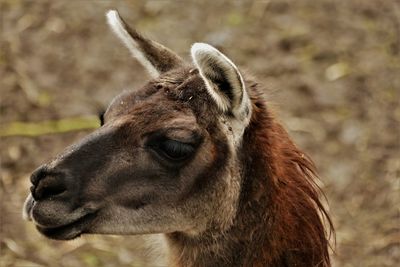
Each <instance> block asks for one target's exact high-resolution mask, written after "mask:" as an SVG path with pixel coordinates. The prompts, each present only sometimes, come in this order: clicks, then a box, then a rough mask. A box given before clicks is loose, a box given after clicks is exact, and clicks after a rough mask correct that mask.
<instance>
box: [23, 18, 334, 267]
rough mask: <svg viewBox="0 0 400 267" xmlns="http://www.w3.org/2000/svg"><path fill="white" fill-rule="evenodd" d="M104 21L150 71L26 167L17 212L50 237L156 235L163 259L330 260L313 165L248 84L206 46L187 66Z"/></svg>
mask: <svg viewBox="0 0 400 267" xmlns="http://www.w3.org/2000/svg"><path fill="white" fill-rule="evenodd" d="M107 19H108V23H109V25H110V27H111V29H112V30H113V32H114V33H115V34H116V36H117V37H118V38H119V39H120V40H121V41H122V42H123V43H124V44H125V46H126V47H127V48H128V49H129V50H130V52H131V53H132V54H133V56H134V57H135V58H136V59H137V60H139V62H140V63H141V64H142V65H143V66H144V67H145V68H146V69H147V70H148V72H149V74H150V75H151V76H152V79H151V80H150V81H149V82H148V83H147V84H146V85H145V86H144V87H143V88H141V89H137V90H132V91H126V92H123V93H122V94H120V95H119V96H117V97H116V98H115V99H114V100H113V101H112V102H111V104H110V105H109V106H108V108H107V110H106V112H105V113H104V115H103V116H102V119H101V127H100V128H99V129H97V130H95V131H94V132H93V133H91V134H89V135H88V136H87V137H85V138H84V139H83V140H81V141H79V142H78V143H76V144H74V145H72V146H71V147H69V148H66V149H65V151H64V152H62V153H61V154H60V155H58V156H56V157H55V158H54V159H53V160H51V161H50V162H48V163H46V164H44V165H42V166H41V167H39V168H38V169H37V170H36V171H34V173H33V174H32V176H31V182H32V187H31V193H30V194H29V196H28V198H27V200H26V201H25V205H24V209H23V216H24V218H25V219H27V220H31V221H33V222H34V224H35V225H36V228H37V230H38V231H39V232H40V233H42V234H43V235H44V236H46V237H48V238H51V239H57V240H70V239H74V238H76V237H78V236H80V235H82V234H117V235H134V234H163V237H164V240H165V242H166V244H167V250H168V252H167V253H168V258H169V259H168V260H169V266H176V267H178V266H221V267H223V266H254V267H256V266H273V267H281V266H298V267H310V266H321V267H327V266H330V259H329V237H328V235H329V231H327V230H326V229H325V224H327V226H329V229H332V224H331V220H330V218H329V216H328V214H327V212H326V211H325V209H324V207H323V205H322V204H321V200H320V197H321V191H320V189H319V187H318V186H317V185H316V183H315V179H316V174H315V168H314V164H313V163H312V161H311V160H310V159H309V158H308V157H307V156H306V155H305V154H304V153H303V152H301V151H300V150H299V149H298V148H297V147H296V145H295V144H294V143H293V142H292V141H291V139H290V138H289V136H288V134H287V132H286V131H285V130H284V129H283V127H282V126H281V125H280V124H279V123H278V122H277V120H276V119H275V118H274V116H273V114H272V112H271V110H270V107H269V105H268V104H267V103H266V102H265V101H264V98H263V95H262V93H261V91H262V89H261V88H260V85H258V84H257V83H256V82H255V81H253V80H252V79H250V78H248V77H246V76H244V75H242V73H241V72H240V71H239V70H238V68H237V67H236V65H235V64H234V63H233V62H232V61H231V60H230V59H229V58H228V57H226V56H225V55H224V54H222V53H221V52H220V51H218V50H217V49H216V48H214V47H212V46H210V45H208V44H204V43H195V44H193V46H192V47H191V57H192V61H193V64H189V63H185V62H184V61H183V59H182V58H181V57H179V56H178V55H176V54H175V53H174V52H172V51H170V50H169V49H167V48H166V47H164V46H162V45H160V44H158V43H156V42H154V41H151V40H148V39H146V38H144V37H143V36H141V35H140V34H139V33H138V32H136V31H135V30H133V29H131V28H130V27H129V26H128V25H127V24H126V23H125V22H124V20H123V19H122V18H121V17H120V16H119V14H118V13H117V12H116V11H113V10H111V11H109V12H108V13H107Z"/></svg>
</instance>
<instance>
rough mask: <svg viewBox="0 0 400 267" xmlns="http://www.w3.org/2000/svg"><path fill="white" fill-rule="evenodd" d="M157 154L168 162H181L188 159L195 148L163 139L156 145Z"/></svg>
mask: <svg viewBox="0 0 400 267" xmlns="http://www.w3.org/2000/svg"><path fill="white" fill-rule="evenodd" d="M157 148H158V149H157V150H158V151H159V153H161V154H162V156H164V157H166V158H167V159H169V160H173V161H181V160H184V159H187V158H188V157H190V156H191V155H192V154H193V153H194V151H195V148H194V146H193V145H191V144H187V143H182V142H179V141H175V140H171V139H165V140H163V141H161V142H160V143H159V144H158V147H157Z"/></svg>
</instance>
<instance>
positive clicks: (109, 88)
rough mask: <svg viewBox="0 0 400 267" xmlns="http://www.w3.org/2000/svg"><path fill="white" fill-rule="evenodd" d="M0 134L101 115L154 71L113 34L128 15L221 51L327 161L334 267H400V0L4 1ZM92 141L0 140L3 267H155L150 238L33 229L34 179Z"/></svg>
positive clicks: (180, 41)
mask: <svg viewBox="0 0 400 267" xmlns="http://www.w3.org/2000/svg"><path fill="white" fill-rule="evenodd" d="M0 8H1V14H0V15H1V52H0V77H1V78H0V81H1V82H0V98H1V102H0V116H1V117H0V118H1V122H0V123H1V124H0V126H1V127H3V128H4V127H8V125H9V123H11V122H15V121H24V122H40V121H44V120H58V119H62V118H70V117H72V118H75V117H85V116H89V115H96V113H97V112H98V111H99V110H100V109H101V108H102V107H104V106H106V105H107V103H108V102H109V101H110V100H111V99H112V98H113V96H115V95H117V94H118V93H119V92H120V91H121V90H122V89H128V88H132V89H133V88H138V87H139V86H141V85H143V84H144V83H146V80H147V79H148V76H147V74H146V73H145V72H144V70H143V68H142V67H141V66H140V65H139V63H138V62H136V61H135V60H134V59H132V58H131V57H130V55H129V52H128V51H127V50H126V49H125V48H124V47H123V46H122V45H121V44H120V43H119V42H118V40H117V39H116V38H115V37H114V36H113V34H112V33H111V32H110V30H109V29H108V27H107V25H106V23H105V17H104V14H105V12H106V11H107V10H108V9H110V8H117V9H118V10H119V11H120V12H121V14H122V15H123V16H124V17H125V18H127V21H128V22H129V23H130V24H131V25H134V26H135V27H136V28H137V29H139V30H140V31H141V32H143V33H145V34H146V35H147V36H149V37H151V38H152V39H155V40H157V41H159V42H161V43H163V44H165V45H167V46H168V47H170V48H172V49H173V50H175V51H177V52H178V53H179V54H180V55H182V56H184V57H185V58H187V59H189V48H190V45H191V44H192V43H194V42H196V41H202V42H207V43H210V44H212V45H214V46H216V47H218V48H220V49H221V50H222V51H224V52H225V53H226V54H227V55H229V57H230V58H232V59H233V60H234V61H235V63H237V64H238V65H239V66H240V67H241V68H242V69H245V70H248V71H250V72H251V73H252V74H254V75H255V76H256V77H258V80H259V81H260V83H262V84H264V85H265V86H266V87H267V88H268V91H267V92H266V95H268V102H269V103H270V104H271V105H274V106H275V107H276V109H277V110H278V112H277V113H278V114H279V116H280V119H281V121H282V122H283V124H284V125H285V126H286V127H287V129H288V130H289V132H290V134H291V136H292V137H293V138H294V139H295V141H296V142H297V143H298V144H299V146H300V147H302V148H303V149H304V150H305V151H306V152H307V153H308V154H309V155H311V157H312V158H313V159H314V161H315V162H316V164H317V166H318V169H319V172H320V175H321V179H322V181H323V189H324V191H325V192H326V195H327V198H328V201H329V210H330V213H331V215H332V217H333V220H334V224H335V227H336V233H337V242H336V252H335V254H334V255H333V259H334V266H345V267H347V266H349V267H350V266H363V267H369V266H371V267H372V266H377V267H380V266H396V262H397V263H399V262H400V245H399V242H400V232H399V229H400V217H399V207H400V205H399V204H400V194H399V189H400V178H399V177H400V135H399V133H400V105H399V104H400V2H399V1H396V0H376V1H373V0H371V1H366V0H347V1H338V0H336V1H335V0H320V1H313V0H297V1H290V0H286V1H285V0H283V1H278V0H271V1H228V0H223V1H134V0H132V1H94V0H73V1H67V0H63V1H61V0H58V1H51V0H40V1H24V0H0ZM88 132H90V130H89V131H88V130H86V131H74V132H67V133H59V134H46V135H39V136H35V137H23V136H8V137H4V136H3V137H1V143H0V156H1V180H0V198H1V199H0V201H1V202H0V204H1V207H0V266H155V264H156V257H154V256H153V255H152V252H151V251H149V250H148V246H149V244H148V243H146V242H145V241H144V240H143V238H142V237H133V236H126V237H113V236H84V237H82V238H79V239H77V240H75V241H71V242H57V241H49V240H47V239H45V238H44V237H42V236H40V235H39V233H38V232H37V231H36V230H35V229H34V227H33V225H32V224H30V223H27V222H25V221H23V220H22V218H21V208H22V204H23V201H24V198H25V196H26V194H27V192H28V189H29V182H28V181H29V175H30V173H31V172H32V171H33V170H34V169H35V168H36V167H37V166H39V165H40V164H41V163H43V162H45V161H46V160H48V159H50V158H51V157H52V156H54V155H56V154H57V153H58V152H60V151H61V150H62V149H63V148H64V147H66V146H67V145H68V144H71V143H73V142H74V141H76V140H79V138H81V137H82V136H84V135H85V134H87V133H88ZM397 266H398V265H397Z"/></svg>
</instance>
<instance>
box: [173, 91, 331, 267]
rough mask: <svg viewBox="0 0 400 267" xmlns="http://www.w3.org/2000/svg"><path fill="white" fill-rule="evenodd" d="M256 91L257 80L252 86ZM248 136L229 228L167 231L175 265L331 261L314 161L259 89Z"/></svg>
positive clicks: (301, 266) (324, 266)
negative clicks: (199, 232) (295, 141)
mask: <svg viewBox="0 0 400 267" xmlns="http://www.w3.org/2000/svg"><path fill="white" fill-rule="evenodd" d="M252 87H253V88H252V90H251V91H253V92H256V91H257V90H256V88H255V87H256V85H255V84H254V85H253V86H252ZM252 103H253V115H252V118H251V122H250V125H249V126H248V128H247V129H246V131H245V133H244V136H243V143H242V147H241V149H240V150H241V151H240V152H239V153H241V154H240V159H241V162H242V169H243V171H242V173H243V176H242V185H241V193H240V202H239V207H238V212H237V214H236V217H235V219H234V221H233V225H232V226H231V227H230V228H229V229H228V230H227V231H225V232H223V233H218V230H215V229H210V231H208V232H206V233H203V234H202V235H201V236H199V237H195V238H193V237H187V236H185V235H183V234H180V233H174V234H169V235H167V240H168V241H169V244H170V247H171V251H170V253H171V264H172V266H176V267H178V266H182V267H183V266H185V267H186V266H199V267H200V266H202V267H206V266H220V267H223V266H231V267H232V266H254V267H256V266H260V267H261V266H263V267H265V266H270V267H281V266H282V267H283V266H298V267H311V266H320V267H329V266H330V261H329V253H328V247H329V242H328V238H327V233H326V231H325V228H324V225H323V222H322V219H321V217H322V218H324V219H325V220H326V222H328V224H329V226H330V229H333V228H332V225H331V221H330V219H329V217H328V215H327V213H326V211H325V209H324V208H323V206H322V204H321V202H320V200H319V197H320V190H319V188H318V186H317V185H316V184H315V182H314V176H315V175H314V174H315V172H314V165H313V163H312V162H311V161H310V160H309V159H308V158H307V156H305V155H304V154H303V153H302V152H301V151H300V150H299V149H298V148H297V147H296V146H295V145H294V144H293V142H292V141H291V140H290V138H289V136H288V134H287V133H286V131H285V130H284V129H283V128H282V126H281V125H280V124H279V123H277V122H276V121H275V119H274V118H273V117H272V116H271V114H270V112H269V111H268V110H267V108H266V106H265V104H264V101H263V100H262V98H261V97H260V95H259V94H257V93H255V95H254V96H252Z"/></svg>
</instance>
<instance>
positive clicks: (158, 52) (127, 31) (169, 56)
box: [106, 10, 183, 78]
mask: <svg viewBox="0 0 400 267" xmlns="http://www.w3.org/2000/svg"><path fill="white" fill-rule="evenodd" d="M106 16H107V22H108V24H109V25H110V27H111V29H112V30H113V32H114V33H115V35H116V36H117V37H118V38H119V39H120V40H121V41H122V42H123V43H124V44H125V46H126V47H127V48H128V49H129V51H130V52H131V53H132V55H133V56H134V57H135V58H136V59H137V60H138V61H139V62H140V63H141V64H142V65H143V66H144V67H145V68H146V69H147V71H148V72H149V73H150V75H151V76H152V77H153V78H155V77H157V76H158V75H160V73H163V72H166V71H169V70H171V69H174V68H176V67H178V66H180V65H183V60H182V59H181V58H180V57H179V56H178V55H177V54H175V53H174V52H172V51H171V50H169V49H168V48H166V47H164V46H163V45H161V44H159V43H156V42H154V41H151V40H149V39H146V38H144V37H143V36H141V35H140V34H139V33H138V32H136V31H135V30H134V29H132V28H130V27H129V26H128V24H126V23H125V21H124V20H123V19H122V18H121V17H120V16H119V13H118V12H117V11H116V10H110V11H108V12H107V15H106Z"/></svg>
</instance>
